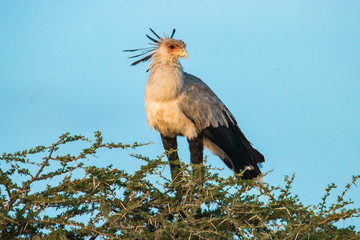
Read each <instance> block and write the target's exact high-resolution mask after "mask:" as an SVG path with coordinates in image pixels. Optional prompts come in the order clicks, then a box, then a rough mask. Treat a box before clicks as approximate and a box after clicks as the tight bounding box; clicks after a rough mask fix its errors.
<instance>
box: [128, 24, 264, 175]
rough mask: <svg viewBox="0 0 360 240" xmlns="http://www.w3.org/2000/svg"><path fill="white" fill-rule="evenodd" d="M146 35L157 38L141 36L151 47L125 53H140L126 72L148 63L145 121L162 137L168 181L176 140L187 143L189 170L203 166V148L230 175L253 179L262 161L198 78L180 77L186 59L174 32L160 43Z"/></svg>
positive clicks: (174, 165) (175, 158) (175, 169)
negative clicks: (223, 165) (196, 165)
mask: <svg viewBox="0 0 360 240" xmlns="http://www.w3.org/2000/svg"><path fill="white" fill-rule="evenodd" d="M150 31H151V32H152V33H153V34H154V35H155V37H156V38H157V39H156V38H155V37H150V36H149V35H147V34H146V36H147V37H148V38H149V39H150V40H151V41H152V42H153V43H150V45H152V47H148V48H140V49H134V50H125V51H126V52H137V51H139V52H140V54H137V55H135V56H132V57H130V58H137V57H141V59H139V60H137V61H136V62H134V63H132V64H131V66H135V65H137V64H138V63H141V62H145V61H148V60H150V61H151V63H150V66H149V69H148V71H150V76H149V79H148V81H147V84H146V88H145V108H146V113H147V120H148V123H149V125H150V127H151V128H155V129H156V130H157V131H158V132H159V133H160V134H161V139H162V142H163V145H164V148H165V150H166V151H167V152H168V153H169V154H168V159H169V163H170V169H171V176H172V178H173V179H175V178H176V176H177V174H178V169H179V162H178V159H179V156H178V153H177V151H170V150H171V149H173V150H177V139H176V137H177V136H179V135H180V136H184V137H186V138H187V140H188V143H189V148H190V155H191V163H192V164H200V163H202V162H203V149H204V146H205V147H206V148H208V149H209V150H210V151H211V152H213V153H214V154H215V155H217V156H219V157H220V158H221V159H222V160H223V161H224V163H225V164H226V166H228V167H229V168H230V169H232V170H233V171H234V172H235V173H240V172H242V171H244V170H245V171H244V173H243V175H242V178H243V179H252V178H254V177H256V176H258V175H259V174H260V173H261V172H260V169H259V167H258V164H260V163H262V162H264V161H265V159H264V156H263V155H262V154H261V153H260V152H259V151H257V150H256V149H255V148H253V147H252V145H251V143H250V142H249V141H248V140H247V139H246V137H245V136H244V134H243V133H242V132H241V130H240V128H239V126H238V125H237V122H236V120H235V118H234V116H233V115H232V114H231V112H230V111H229V109H228V108H227V107H226V106H225V105H224V104H223V103H222V101H221V100H220V99H219V98H218V97H217V96H216V94H215V93H214V92H213V91H212V90H211V89H210V88H209V87H208V86H207V85H206V84H205V83H204V82H203V81H201V80H200V79H199V78H197V77H195V76H193V75H191V74H188V73H186V72H184V71H183V68H182V66H181V64H180V62H179V59H180V58H181V57H185V58H186V59H187V58H188V53H187V51H186V44H185V43H184V42H183V41H181V40H176V39H173V36H174V34H175V29H174V30H173V32H172V34H171V36H170V37H169V36H166V35H165V38H161V37H160V36H159V35H158V34H156V33H155V32H154V31H153V30H152V29H151V28H150Z"/></svg>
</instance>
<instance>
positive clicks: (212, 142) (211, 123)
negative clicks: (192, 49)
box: [178, 74, 265, 179]
mask: <svg viewBox="0 0 360 240" xmlns="http://www.w3.org/2000/svg"><path fill="white" fill-rule="evenodd" d="M184 80H185V88H184V90H183V92H182V94H181V95H180V96H179V98H178V103H179V107H180V109H181V110H182V112H183V113H184V114H185V115H186V116H187V117H188V118H189V119H190V120H191V121H192V122H193V123H194V124H195V126H196V128H197V129H198V131H199V133H202V134H203V136H204V145H205V146H206V147H207V148H209V149H210V150H211V151H212V152H213V153H214V154H216V155H218V156H219V157H220V158H221V159H222V160H223V161H224V163H225V164H226V165H227V166H228V167H229V168H231V169H232V170H233V171H234V172H236V173H239V172H240V171H241V170H244V169H245V168H246V169H248V170H247V171H246V172H245V173H244V175H243V178H244V179H251V178H254V177H256V176H257V175H259V174H260V173H261V172H260V169H259V167H258V165H257V164H258V163H261V162H264V161H265V159H264V156H263V155H262V154H261V153H260V152H259V151H257V150H256V149H254V148H253V147H252V145H251V143H250V142H249V141H248V140H247V139H246V137H245V135H244V134H243V133H242V132H241V130H240V128H239V127H238V125H237V123H236V120H235V118H234V116H233V115H232V114H231V112H230V111H229V109H228V108H227V107H226V106H225V105H224V104H223V103H222V101H221V100H220V99H219V98H218V97H217V96H216V94H215V93H214V92H213V91H212V90H211V89H210V88H209V87H208V86H207V85H206V84H205V83H204V82H203V81H201V80H200V79H199V78H197V77H195V76H193V75H190V74H185V77H184Z"/></svg>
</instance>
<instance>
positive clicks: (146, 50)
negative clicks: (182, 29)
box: [123, 28, 176, 71]
mask: <svg viewBox="0 0 360 240" xmlns="http://www.w3.org/2000/svg"><path fill="white" fill-rule="evenodd" d="M149 29H150V31H151V32H152V33H153V34H154V35H155V36H156V37H157V38H158V39H159V40H156V39H155V38H153V37H150V36H149V35H147V34H146V37H148V38H149V39H150V40H151V41H153V42H154V43H155V44H153V43H149V44H150V45H154V47H148V48H137V49H129V50H123V52H137V51H142V52H141V53H139V54H136V55H134V56H131V57H129V58H137V57H141V56H143V55H146V56H145V57H143V58H141V59H139V60H137V61H136V62H133V63H132V64H131V66H135V65H137V64H139V63H141V62H146V61H148V60H149V59H151V57H152V56H153V55H154V50H155V49H157V47H158V46H159V44H160V42H161V41H162V38H161V37H160V36H159V35H157V34H156V32H155V31H154V30H152V29H151V28H149ZM175 31H176V30H175V28H174V29H173V31H172V33H171V37H170V38H173V36H174V34H175ZM148 71H149V69H148Z"/></svg>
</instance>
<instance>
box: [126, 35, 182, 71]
mask: <svg viewBox="0 0 360 240" xmlns="http://www.w3.org/2000/svg"><path fill="white" fill-rule="evenodd" d="M150 31H151V32H152V33H153V34H154V35H155V36H156V37H157V39H155V38H153V37H150V36H149V35H147V34H146V36H147V37H148V38H149V39H150V40H151V41H153V43H150V45H152V47H148V48H139V49H133V50H124V52H137V51H140V52H141V53H140V54H137V55H135V56H132V57H130V58H137V57H141V59H139V60H137V61H136V62H133V63H132V64H131V66H135V65H137V64H138V63H141V62H145V61H148V60H150V59H155V58H156V59H159V60H161V61H170V62H177V61H178V60H179V58H181V57H185V58H186V59H187V58H188V53H187V51H186V44H185V43H184V42H183V41H181V40H177V39H173V36H174V34H175V29H174V30H173V31H172V34H171V36H167V35H165V34H164V35H165V38H162V37H160V36H159V35H158V34H156V33H155V32H154V30H152V29H151V28H150ZM144 55H145V57H144Z"/></svg>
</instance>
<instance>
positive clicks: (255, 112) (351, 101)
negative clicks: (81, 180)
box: [0, 0, 360, 224]
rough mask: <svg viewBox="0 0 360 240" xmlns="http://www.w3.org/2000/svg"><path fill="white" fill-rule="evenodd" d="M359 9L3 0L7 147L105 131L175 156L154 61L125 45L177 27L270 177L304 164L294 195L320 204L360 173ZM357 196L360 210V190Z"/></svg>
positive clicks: (193, 66)
mask: <svg viewBox="0 0 360 240" xmlns="http://www.w3.org/2000/svg"><path fill="white" fill-rule="evenodd" d="M359 11H360V2H359V1H355V0H353V1H351V0H348V1H331V0H330V1H257V0H255V1H177V2H170V1H131V2H130V1H126V2H125V1H5V0H0V35H1V37H0V111H1V117H0V152H14V151H17V150H20V149H25V148H29V147H32V146H37V145H47V144H50V143H52V142H54V141H56V139H57V137H58V136H59V135H61V134H62V133H65V132H71V133H73V134H83V135H86V136H91V135H92V133H93V132H94V131H97V130H99V131H102V132H103V135H104V138H105V140H107V141H115V142H119V141H120V142H134V141H142V142H148V141H152V142H154V144H152V145H150V146H146V147H143V148H142V149H139V150H137V151H138V152H143V153H145V154H147V155H149V156H151V157H153V156H157V155H160V154H162V153H163V149H162V145H161V140H160V136H159V134H158V133H157V132H155V131H151V130H150V129H149V127H148V125H147V122H146V113H145V107H144V89H145V84H146V80H147V77H148V73H146V69H147V64H142V65H139V66H136V67H130V66H129V65H130V63H131V61H130V60H129V59H127V57H128V56H129V55H128V54H126V53H123V52H122V50H124V49H133V48H141V47H146V46H148V45H147V43H148V42H149V41H148V40H147V38H146V37H145V34H149V30H148V28H149V27H152V28H153V29H154V30H155V31H157V32H158V33H162V32H165V33H167V34H170V33H171V31H172V29H173V28H176V29H177V31H176V34H175V38H179V39H182V40H183V41H184V42H185V43H186V44H187V50H188V52H189V59H188V60H187V61H185V60H182V64H183V66H184V69H185V71H187V72H189V73H191V74H193V75H195V76H198V77H200V78H201V79H202V80H204V81H205V82H206V83H207V84H208V85H209V86H210V87H211V88H212V89H213V90H214V91H215V93H216V94H217V95H218V96H219V97H220V98H221V99H222V101H223V102H224V103H225V104H226V105H227V106H228V108H229V109H230V110H231V111H232V113H233V114H234V115H235V117H236V118H237V121H238V123H239V126H240V128H241V129H242V130H243V132H244V133H245V135H246V136H247V137H248V139H249V140H250V141H251V142H252V143H253V145H254V146H255V147H256V148H257V149H258V150H260V151H261V152H262V153H263V154H264V155H265V158H266V162H265V164H264V165H263V166H264V167H263V169H262V170H263V171H264V172H266V171H269V170H273V172H272V173H271V174H269V175H268V176H267V177H266V178H265V181H267V182H269V183H270V184H272V185H283V178H284V175H286V174H288V175H291V174H293V173H294V172H295V173H296V178H295V183H294V193H296V194H299V195H300V199H301V200H302V201H304V202H305V203H306V204H316V203H318V202H319V201H320V198H321V197H322V196H323V195H324V193H325V192H324V190H323V188H325V187H326V186H327V184H329V183H331V182H335V183H336V184H338V185H339V186H341V187H342V186H344V185H345V184H347V183H348V180H346V179H345V178H351V176H352V175H357V174H359V169H360V159H359V158H360V157H359V156H360V141H359V139H360V106H359V105H360V94H359V92H360V57H359V56H360V28H359V26H360V14H359ZM179 142H180V146H179V148H180V156H181V158H182V159H183V160H184V161H186V162H188V161H189V154H188V146H187V143H186V141H185V140H184V139H179ZM74 149H76V148H74ZM128 153H129V152H118V151H112V152H111V153H105V152H104V153H101V154H99V155H98V157H99V159H100V161H99V163H98V164H99V165H102V164H103V165H108V164H114V165H115V166H117V167H118V168H125V169H127V170H129V171H133V170H135V169H137V168H138V166H139V163H138V162H137V160H135V159H131V158H130V157H128V156H127V154H128ZM206 154H207V155H209V162H210V163H211V164H213V165H215V166H218V167H225V165H224V164H223V163H222V162H221V160H220V159H218V158H217V157H215V156H213V155H211V153H210V152H206ZM119 159H120V160H119ZM102 160H104V161H102ZM105 160H106V161H105ZM95 161H96V160H95ZM224 174H231V171H230V170H228V169H224ZM349 196H351V198H352V199H353V200H355V201H356V206H358V207H359V206H360V205H359V200H358V199H360V191H359V188H358V187H357V188H354V189H353V190H352V191H351V194H350V195H349ZM350 223H352V224H356V223H359V221H352V222H350Z"/></svg>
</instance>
